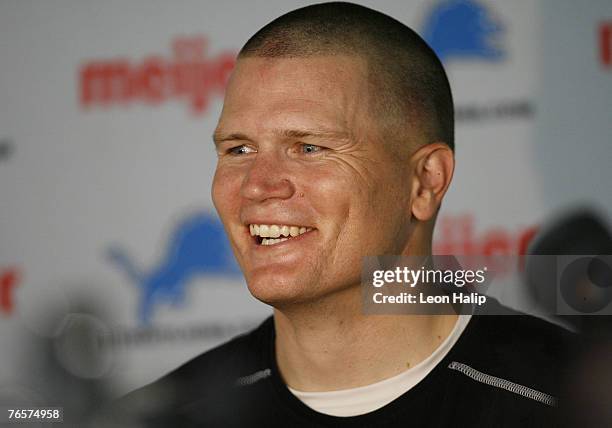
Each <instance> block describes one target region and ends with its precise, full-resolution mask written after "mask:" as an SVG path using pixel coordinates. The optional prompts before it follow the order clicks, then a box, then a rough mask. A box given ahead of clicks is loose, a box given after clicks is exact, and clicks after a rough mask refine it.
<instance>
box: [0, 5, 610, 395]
mask: <svg viewBox="0 0 612 428" xmlns="http://www.w3.org/2000/svg"><path fill="white" fill-rule="evenodd" d="M307 3H308V2H305V1H282V2H281V1H266V2H251V1H246V0H245V1H225V2H218V3H216V2H205V1H180V2H167V1H148V0H147V1H145V0H138V1H137V0H133V1H130V2H124V1H107V2H97V1H95V0H91V1H76V0H75V1H67V0H66V1H59V0H58V1H53V2H49V1H43V0H39V1H19V0H4V1H2V2H1V3H0V195H1V211H0V212H1V215H0V239H1V242H2V245H0V360H1V361H2V363H1V364H0V393H1V391H2V390H3V389H18V388H21V389H23V390H27V391H30V392H29V393H31V394H39V395H40V394H42V395H44V394H45V392H44V391H42V390H40V389H37V388H38V387H37V386H36V382H34V383H32V382H29V381H28V379H30V378H29V377H28V376H27V373H28V372H30V371H31V368H32V367H33V364H34V362H33V361H34V360H36V358H41V357H40V355H35V353H33V352H32V349H33V348H32V346H33V344H34V343H43V344H44V343H47V342H48V341H49V340H50V339H49V338H52V337H58V334H60V333H61V331H62V328H64V329H66V328H67V325H68V326H70V325H72V324H74V322H72V324H70V322H71V321H70V320H72V321H74V320H75V319H76V320H77V324H78V323H79V322H80V323H85V324H87V325H93V326H95V328H96V331H97V332H102V333H103V336H102V338H103V340H101V341H98V342H95V343H91V344H90V345H89V346H90V348H91V349H90V351H91V352H92V353H93V354H95V355H97V357H96V358H97V359H95V361H90V362H89V363H87V364H84V363H78V362H75V361H73V360H71V359H70V358H68V357H66V355H70V354H71V353H70V352H69V351H70V349H71V348H70V347H69V345H65V344H64V345H65V346H68V348H66V349H64V345H62V346H59V347H58V346H57V344H55V345H50V346H51V348H49V349H51V351H50V354H49V355H51V356H49V355H47V354H45V355H46V356H45V358H56V359H57V361H58V362H59V363H58V364H59V365H60V366H61V367H63V368H64V369H66V370H67V371H68V372H70V373H72V374H73V375H76V376H80V377H85V378H99V377H103V378H105V379H111V380H112V381H113V383H112V394H114V395H116V394H120V393H123V392H125V391H127V390H130V389H133V388H135V387H136V386H139V385H142V384H144V383H146V382H149V381H151V380H153V379H155V378H157V377H159V376H160V375H161V374H163V373H165V372H167V371H168V370H170V369H172V368H174V367H176V366H177V365H179V364H180V363H181V362H183V361H185V360H187V359H189V358H190V357H192V356H194V355H197V354H198V353H200V352H202V351H203V350H205V349H208V348H210V347H211V346H213V345H215V344H217V343H220V342H222V341H224V340H226V339H227V338H228V337H231V336H233V335H235V334H237V333H239V332H241V331H244V330H245V329H247V328H248V327H249V326H253V325H255V324H256V323H257V322H258V321H259V320H261V319H263V318H264V317H265V316H266V315H267V314H269V313H270V310H269V308H267V307H265V306H264V305H262V304H260V303H258V302H256V301H255V300H254V299H253V298H251V297H250V295H249V294H248V292H247V291H246V287H245V285H244V283H243V280H242V278H241V276H240V275H239V274H237V273H236V271H235V266H234V265H233V264H232V263H233V262H232V261H231V260H230V259H228V258H227V256H228V252H227V248H226V247H225V243H224V241H223V239H222V237H220V236H219V231H220V229H219V226H218V223H217V222H216V220H215V216H216V214H215V213H214V209H213V207H212V203H211V198H210V185H211V181H212V176H213V171H214V167H215V161H216V155H215V153H214V150H213V145H212V141H211V134H212V131H213V129H214V127H215V124H216V119H217V117H218V114H219V112H220V107H221V101H222V92H223V84H222V83H223V80H224V78H225V76H226V71H228V70H229V68H228V67H230V66H231V61H232V56H233V55H234V54H235V53H236V52H237V51H238V50H239V49H240V47H241V46H242V44H243V43H244V42H245V41H246V40H247V39H248V37H249V36H250V35H252V34H253V33H254V32H255V31H256V30H258V29H259V28H260V27H261V26H263V25H264V24H266V23H267V22H269V21H270V20H271V19H273V18H275V17H277V16H279V15H280V14H282V13H284V12H286V11H289V10H292V9H294V8H296V7H298V6H300V5H304V4H307ZM360 3H363V4H366V5H370V6H372V7H374V8H376V9H378V10H381V11H384V12H386V13H388V14H390V15H391V16H393V17H395V18H397V19H399V20H401V21H403V22H404V23H406V24H408V25H409V26H411V27H412V28H414V29H415V30H416V31H418V32H421V33H422V34H425V33H428V34H430V35H431V38H430V41H431V43H432V45H434V47H436V48H437V49H439V51H440V52H442V54H443V60H444V62H445V64H446V66H447V70H448V73H449V76H450V79H451V84H452V87H453V91H454V96H455V102H456V108H457V128H456V147H457V152H456V154H457V170H456V175H455V179H454V182H453V185H452V186H451V190H450V193H449V194H448V197H447V199H446V201H445V203H444V207H443V211H442V215H441V217H440V220H439V222H440V223H439V227H438V230H437V234H436V250H437V251H438V252H446V253H448V252H451V253H479V252H489V253H490V252H495V253H501V254H517V253H518V252H519V251H520V248H521V247H524V246H525V245H526V243H527V240H528V239H527V238H528V237H529V236H531V232H532V230H533V228H534V227H535V226H537V225H539V224H541V223H542V222H545V221H546V219H547V218H549V217H551V216H553V215H555V213H557V212H558V211H559V210H564V209H567V208H568V207H572V206H575V205H576V204H583V205H587V206H592V207H596V208H597V209H599V210H600V212H602V213H604V215H608V213H610V212H612V198H611V196H612V191H611V190H610V187H611V186H610V183H612V172H611V169H610V165H612V162H611V161H612V150H611V143H612V142H611V141H610V140H611V136H612V125H611V123H612V120H611V119H612V64H610V62H609V60H607V59H606V58H609V57H610V55H611V54H610V52H609V50H610V46H611V45H612V41H608V39H607V37H612V36H608V34H612V30H610V29H609V28H610V26H612V24H611V22H612V3H610V2H608V1H604V0H601V1H595V0H592V1H589V2H586V3H579V2H574V1H571V0H560V1H557V0H547V1H544V0H543V1H527V0H522V1H513V2H508V1H501V0H478V1H477V0H452V1H435V0H431V1H426V0H419V1H391V0H388V1H376V2H374V1H369V2H360ZM461 8H465V9H464V11H465V10H467V11H468V12H469V13H467V14H466V13H463V14H462V13H459V12H460V11H461V10H460V9H461ZM109 76H110V77H109ZM105 77H106V78H107V80H104V79H105ZM105 85H108V86H105ZM88 91H89V92H88ZM104 91H107V92H104ZM189 249H191V250H192V251H193V250H194V249H195V251H199V250H201V251H202V252H203V253H202V254H205V255H206V257H204V256H203V258H202V259H197V257H194V256H193V252H191V253H190V252H189V251H188V250H189ZM190 263H191V265H190ZM189 266H191V267H194V266H195V270H193V271H190V270H189V269H190V268H189ZM189 272H193V274H189ZM164 293H165V294H164ZM147 296H148V297H147ZM148 298H150V299H148ZM147 299H148V300H147ZM69 313H72V314H79V313H80V314H85V313H89V314H93V315H94V316H95V318H91V317H89V318H88V317H87V316H85V317H84V316H81V317H80V318H79V317H78V316H77V317H76V318H75V317H74V316H73V318H68V320H69V322H67V321H66V318H65V315H66V314H69ZM58 332H60V333H58ZM60 337H61V336H60ZM51 342H52V343H56V342H57V341H55V342H54V341H53V340H51ZM41 346H42V345H41ZM79 346H81V345H79ZM81 347H82V346H81ZM30 374H31V373H30ZM42 389H44V388H42Z"/></svg>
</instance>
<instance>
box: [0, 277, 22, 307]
mask: <svg viewBox="0 0 612 428" xmlns="http://www.w3.org/2000/svg"><path fill="white" fill-rule="evenodd" d="M18 280H19V273H18V272H17V269H15V268H8V269H0V313H5V314H10V313H11V312H13V308H14V302H13V295H14V294H13V293H14V290H15V286H17V282H18Z"/></svg>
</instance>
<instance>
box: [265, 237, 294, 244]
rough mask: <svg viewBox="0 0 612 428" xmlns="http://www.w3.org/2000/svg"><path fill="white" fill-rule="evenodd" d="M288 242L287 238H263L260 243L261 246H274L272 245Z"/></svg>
mask: <svg viewBox="0 0 612 428" xmlns="http://www.w3.org/2000/svg"><path fill="white" fill-rule="evenodd" d="M288 240H289V238H279V239H267V238H264V239H263V240H262V241H261V245H274V244H279V243H281V242H285V241H288Z"/></svg>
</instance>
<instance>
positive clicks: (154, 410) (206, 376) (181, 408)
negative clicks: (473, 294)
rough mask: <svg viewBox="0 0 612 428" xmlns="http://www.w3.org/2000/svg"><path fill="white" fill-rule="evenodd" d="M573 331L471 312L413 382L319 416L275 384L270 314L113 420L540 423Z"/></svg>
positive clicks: (122, 408)
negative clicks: (389, 396)
mask: <svg viewBox="0 0 612 428" xmlns="http://www.w3.org/2000/svg"><path fill="white" fill-rule="evenodd" d="M573 336H574V335H573V334H572V333H570V332H568V331H566V330H564V329H562V328H560V327H557V326H555V325H553V324H550V323H547V322H545V321H542V320H540V319H537V318H533V317H530V316H525V315H513V316H493V315H490V316H484V315H475V316H472V319H471V320H470V322H469V324H468V326H467V327H466V329H465V330H464V332H463V334H462V335H461V337H460V338H459V340H458V341H457V343H456V344H455V346H454V347H453V348H452V349H451V350H450V351H449V353H448V354H447V355H446V357H445V358H444V359H443V360H442V361H441V362H440V363H439V364H438V365H437V366H436V367H435V368H434V369H433V370H432V371H431V372H430V373H429V374H428V375H427V376H426V377H425V379H423V380H422V381H421V382H420V383H418V384H417V385H416V386H415V387H413V388H412V389H410V390H409V391H407V392H406V393H404V394H403V395H401V396H400V397H398V398H397V399H395V400H394V401H392V402H391V403H389V404H387V405H385V406H383V407H382V408H380V409H378V410H375V411H372V412H370V413H367V414H364V415H359V416H351V417H336V416H329V415H325V414H322V413H319V412H316V411H315V410H312V409H311V408H309V407H308V406H306V405H305V404H303V403H302V402H301V401H300V400H299V399H298V398H296V397H295V396H294V395H293V394H292V393H291V392H290V391H289V390H288V389H287V387H286V386H285V384H284V382H283V380H282V377H281V375H280V373H279V370H278V367H277V365H276V359H275V357H274V356H275V352H274V345H275V340H274V338H275V332H274V322H273V319H272V317H270V318H268V319H267V320H266V321H264V322H263V323H262V324H261V325H260V326H259V327H258V328H257V329H255V330H253V331H252V332H250V333H248V334H244V335H241V336H238V337H236V338H234V339H233V340H231V341H229V342H227V343H225V344H223V345H221V346H219V347H217V348H215V349H212V350H210V351H208V352H206V353H204V354H202V355H200V356H198V357H196V358H194V359H193V360H191V361H189V362H188V363H186V364H184V365H183V366H181V367H179V368H178V369H176V370H175V371H173V372H171V373H170V374H168V375H166V376H164V377H163V378H161V379H160V380H158V381H156V382H154V383H152V384H151V385H148V386H146V387H144V388H141V389H139V390H137V391H135V392H132V393H131V394H129V395H127V396H126V397H124V398H122V399H121V400H120V401H119V402H118V403H117V404H116V405H115V406H114V407H113V415H112V417H113V418H114V419H113V421H114V422H115V423H118V422H119V420H121V421H122V422H127V426H131V425H130V422H136V421H137V422H138V424H139V425H137V426H142V425H143V424H144V425H145V426H151V427H158V426H159V427H174V426H176V427H192V426H193V427H196V426H197V427H217V426H218V427H227V426H244V427H272V426H282V427H542V426H547V427H548V426H557V425H561V424H560V421H559V420H558V419H557V414H558V412H557V410H558V409H557V406H563V397H560V396H559V395H560V394H561V391H562V379H564V377H565V375H566V374H567V370H568V369H567V364H566V362H567V361H568V358H569V355H570V354H571V351H572V346H573V342H574V337H573Z"/></svg>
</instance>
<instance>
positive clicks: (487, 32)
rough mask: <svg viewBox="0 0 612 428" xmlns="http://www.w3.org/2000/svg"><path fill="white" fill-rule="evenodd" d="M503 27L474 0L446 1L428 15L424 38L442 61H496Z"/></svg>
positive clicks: (502, 55) (500, 55) (500, 51)
mask: <svg viewBox="0 0 612 428" xmlns="http://www.w3.org/2000/svg"><path fill="white" fill-rule="evenodd" d="M503 32H504V28H503V27H502V25H501V23H499V22H498V21H497V20H496V19H495V18H494V17H493V16H492V14H491V12H490V11H489V10H488V9H487V8H486V7H485V6H483V5H481V4H480V3H478V2H477V1H475V0H446V1H443V2H441V3H440V4H438V5H437V6H436V7H435V8H434V9H433V10H432V11H431V13H430V14H429V16H428V17H427V19H426V21H425V26H424V29H423V34H422V36H423V38H424V39H425V40H426V41H427V43H429V46H431V48H432V49H433V50H434V51H435V52H436V54H437V55H438V56H439V57H440V59H441V60H442V61H444V62H446V61H448V60H449V59H450V58H455V57H457V58H472V59H478V58H480V59H484V60H489V61H497V60H500V59H502V58H503V57H504V51H503V49H502V47H501V46H500V37H501V35H502V34H503Z"/></svg>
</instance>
